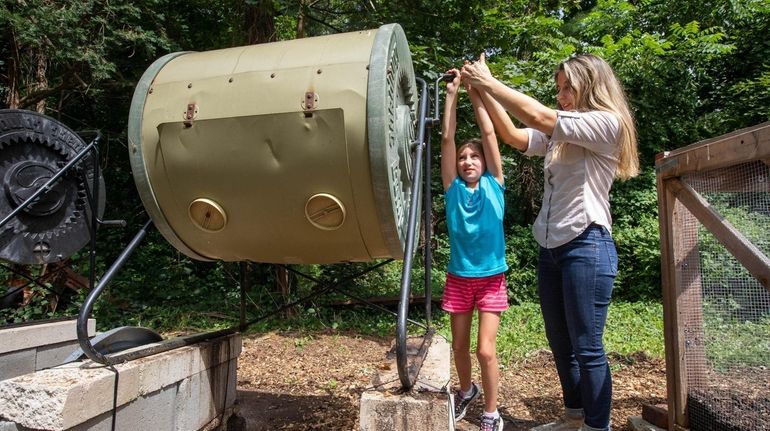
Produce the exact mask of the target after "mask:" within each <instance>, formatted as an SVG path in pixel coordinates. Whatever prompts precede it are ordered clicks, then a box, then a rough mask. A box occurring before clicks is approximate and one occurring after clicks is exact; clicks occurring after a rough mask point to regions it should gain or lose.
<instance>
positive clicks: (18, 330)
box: [0, 319, 96, 354]
mask: <svg viewBox="0 0 770 431" xmlns="http://www.w3.org/2000/svg"><path fill="white" fill-rule="evenodd" d="M87 326H88V335H89V336H93V335H94V333H95V330H96V320H94V319H88V325H87ZM0 339H2V340H3V343H2V344H0V354H2V353H6V352H14V351H16V350H23V349H31V348H37V347H39V346H46V345H50V344H59V343H63V342H67V341H72V340H77V339H78V336H77V321H76V320H74V319H73V320H64V321H59V322H50V323H42V324H37V325H26V326H15V327H11V328H7V329H0Z"/></svg>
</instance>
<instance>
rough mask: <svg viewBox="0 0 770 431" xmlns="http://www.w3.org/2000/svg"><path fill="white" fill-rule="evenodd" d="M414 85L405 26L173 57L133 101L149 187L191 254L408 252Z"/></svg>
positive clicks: (293, 256) (164, 221) (157, 209)
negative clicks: (406, 241)
mask: <svg viewBox="0 0 770 431" xmlns="http://www.w3.org/2000/svg"><path fill="white" fill-rule="evenodd" d="M416 93H417V92H416V85H415V77H414V71H413V69H412V61H411V54H410V52H409V47H408V44H407V41H406V37H405V35H404V32H403V30H402V29H401V27H400V26H399V25H398V24H389V25H384V26H382V27H380V28H378V29H375V30H365V31H358V32H352V33H344V34H336V35H330V36H321V37H314V38H306V39H298V40H291V41H284V42H275V43H268V44H260V45H251V46H244V47H238V48H229V49H222V50H216V51H208V52H178V53H172V54H168V55H166V56H164V57H161V58H160V59H158V60H156V61H155V62H154V63H153V64H152V65H151V66H150V67H149V68H148V69H147V71H146V72H145V73H144V75H143V76H142V78H141V80H140V81H139V83H138V85H137V88H136V90H135V92H134V97H133V100H132V104H131V111H130V117H129V126H128V138H129V155H130V160H131V168H132V171H133V175H134V180H135V182H136V185H137V188H138V191H139V195H140V196H141V198H142V201H143V203H144V206H145V208H146V209H147V211H148V213H149V214H150V216H151V218H152V219H153V222H154V224H155V225H156V226H157V227H158V229H159V230H160V232H161V233H162V234H163V236H164V237H165V238H166V239H167V240H168V241H169V242H170V243H171V244H172V245H173V246H174V247H176V248H177V249H178V250H180V251H182V252H183V253H185V254H186V255H188V256H190V257H192V258H195V259H200V260H214V259H221V260H225V261H245V260H248V261H254V262H271V263H332V262H343V261H368V260H371V259H374V258H388V257H393V258H402V257H403V255H404V247H405V240H406V230H407V222H408V220H407V213H408V204H409V201H410V196H411V193H412V192H416V193H420V190H419V189H420V187H419V185H418V186H416V187H414V189H413V187H412V169H413V166H412V158H413V151H412V144H413V141H414V134H415V126H416V109H417V95H416Z"/></svg>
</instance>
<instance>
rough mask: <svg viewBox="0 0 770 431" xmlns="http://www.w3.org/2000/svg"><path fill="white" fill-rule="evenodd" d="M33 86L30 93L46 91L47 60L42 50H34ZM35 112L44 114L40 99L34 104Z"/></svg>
mask: <svg viewBox="0 0 770 431" xmlns="http://www.w3.org/2000/svg"><path fill="white" fill-rule="evenodd" d="M35 51H36V52H35V85H33V86H32V91H42V90H46V89H48V77H47V76H46V72H47V71H48V60H47V57H46V55H45V53H44V52H43V49H42V48H37V49H36V50H35ZM35 110H36V111H37V112H38V113H40V114H45V99H40V101H38V102H37V103H36V104H35Z"/></svg>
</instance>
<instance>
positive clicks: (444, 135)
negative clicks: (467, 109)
mask: <svg viewBox="0 0 770 431" xmlns="http://www.w3.org/2000/svg"><path fill="white" fill-rule="evenodd" d="M447 73H454V75H455V77H454V79H453V80H452V81H451V82H447V84H446V99H445V100H444V120H443V121H442V122H441V182H442V183H443V185H444V191H446V190H447V189H448V188H449V186H450V185H452V181H454V179H455V178H456V177H457V155H456V151H457V150H456V149H455V131H456V130H457V93H458V90H459V89H460V71H459V70H457V69H452V70H450V71H448V72H447Z"/></svg>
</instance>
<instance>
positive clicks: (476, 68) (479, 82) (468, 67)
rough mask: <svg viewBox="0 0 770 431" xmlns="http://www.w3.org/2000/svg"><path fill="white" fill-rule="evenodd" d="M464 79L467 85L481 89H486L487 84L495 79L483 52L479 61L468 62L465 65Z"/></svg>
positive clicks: (463, 70) (463, 69)
mask: <svg viewBox="0 0 770 431" xmlns="http://www.w3.org/2000/svg"><path fill="white" fill-rule="evenodd" d="M462 78H463V81H464V82H465V83H466V85H469V86H479V87H484V86H485V84H486V83H487V82H489V81H490V80H491V79H493V78H492V72H490V71H489V67H487V61H486V57H485V56H484V53H483V52H482V53H481V55H480V56H479V61H476V62H473V63H468V62H466V63H465V65H463V68H462Z"/></svg>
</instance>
